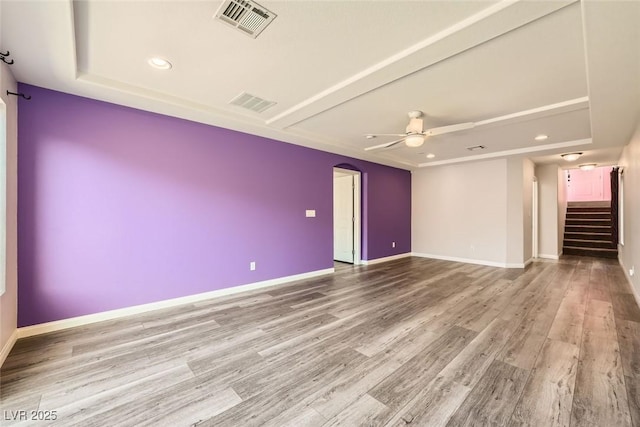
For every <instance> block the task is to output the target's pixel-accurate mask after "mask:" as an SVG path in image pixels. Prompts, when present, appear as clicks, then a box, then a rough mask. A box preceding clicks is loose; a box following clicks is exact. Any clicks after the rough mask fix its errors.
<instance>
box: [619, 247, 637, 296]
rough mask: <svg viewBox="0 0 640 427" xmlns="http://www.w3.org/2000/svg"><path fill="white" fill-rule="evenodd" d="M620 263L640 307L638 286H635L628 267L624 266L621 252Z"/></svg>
mask: <svg viewBox="0 0 640 427" xmlns="http://www.w3.org/2000/svg"><path fill="white" fill-rule="evenodd" d="M618 263H619V264H620V267H621V268H622V271H623V272H624V277H626V278H627V282H629V286H631V292H633V297H634V298H635V300H636V304H638V306H639V307H640V295H638V292H637V291H636V288H635V287H634V286H633V281H632V280H631V276H629V270H627V268H626V267H625V266H624V263H623V262H622V259H621V258H620V252H618Z"/></svg>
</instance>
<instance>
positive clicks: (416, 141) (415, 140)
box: [404, 135, 424, 147]
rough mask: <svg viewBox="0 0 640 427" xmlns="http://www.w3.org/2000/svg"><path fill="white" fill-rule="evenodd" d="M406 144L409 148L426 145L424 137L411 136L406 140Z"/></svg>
mask: <svg viewBox="0 0 640 427" xmlns="http://www.w3.org/2000/svg"><path fill="white" fill-rule="evenodd" d="M404 143H405V144H407V147H420V146H421V145H422V144H424V136H423V135H409V136H407V137H406V138H405V139H404Z"/></svg>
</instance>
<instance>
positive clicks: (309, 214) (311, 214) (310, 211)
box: [306, 209, 316, 218]
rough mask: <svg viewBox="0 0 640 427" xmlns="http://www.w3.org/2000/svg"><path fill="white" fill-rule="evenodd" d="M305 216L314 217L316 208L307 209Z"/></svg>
mask: <svg viewBox="0 0 640 427" xmlns="http://www.w3.org/2000/svg"><path fill="white" fill-rule="evenodd" d="M306 217H307V218H315V217H316V210H315V209H307V211H306Z"/></svg>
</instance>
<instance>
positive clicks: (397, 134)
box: [365, 133, 407, 136]
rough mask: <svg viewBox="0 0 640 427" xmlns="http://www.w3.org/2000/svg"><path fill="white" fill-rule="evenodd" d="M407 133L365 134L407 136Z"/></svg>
mask: <svg viewBox="0 0 640 427" xmlns="http://www.w3.org/2000/svg"><path fill="white" fill-rule="evenodd" d="M406 135H407V134H406V133H367V134H365V136H406Z"/></svg>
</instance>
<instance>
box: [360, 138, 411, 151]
mask: <svg viewBox="0 0 640 427" xmlns="http://www.w3.org/2000/svg"><path fill="white" fill-rule="evenodd" d="M405 137H406V135H405ZM402 141H404V137H403V138H400V139H397V140H395V141H391V142H385V143H384V144H379V145H374V146H373V147H367V148H365V149H364V151H370V150H377V149H378V148H389V147H392V146H394V145H396V144H398V143H400V142H402Z"/></svg>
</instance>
